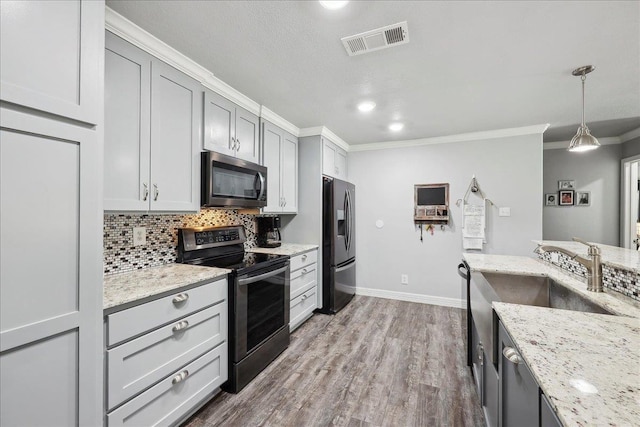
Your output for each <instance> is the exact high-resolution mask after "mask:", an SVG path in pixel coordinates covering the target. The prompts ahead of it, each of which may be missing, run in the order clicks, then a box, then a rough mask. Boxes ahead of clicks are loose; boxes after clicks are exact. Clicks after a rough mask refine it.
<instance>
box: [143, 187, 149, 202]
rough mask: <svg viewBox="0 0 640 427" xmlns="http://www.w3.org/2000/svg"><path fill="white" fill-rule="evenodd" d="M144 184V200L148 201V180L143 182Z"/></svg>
mask: <svg viewBox="0 0 640 427" xmlns="http://www.w3.org/2000/svg"><path fill="white" fill-rule="evenodd" d="M142 186H143V187H144V190H143V191H142V201H143V202H146V201H147V198H148V197H149V186H148V185H147V183H146V182H143V183H142Z"/></svg>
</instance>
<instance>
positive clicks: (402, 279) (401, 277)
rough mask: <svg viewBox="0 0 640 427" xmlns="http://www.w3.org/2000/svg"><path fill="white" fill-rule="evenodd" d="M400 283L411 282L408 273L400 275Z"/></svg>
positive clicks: (406, 283)
mask: <svg viewBox="0 0 640 427" xmlns="http://www.w3.org/2000/svg"><path fill="white" fill-rule="evenodd" d="M400 283H401V284H403V285H408V284H409V276H408V275H406V274H402V275H401V276H400Z"/></svg>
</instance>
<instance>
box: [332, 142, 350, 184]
mask: <svg viewBox="0 0 640 427" xmlns="http://www.w3.org/2000/svg"><path fill="white" fill-rule="evenodd" d="M335 170H336V178H338V179H342V180H344V181H346V180H347V152H346V151H344V150H343V149H342V148H339V147H336V154H335Z"/></svg>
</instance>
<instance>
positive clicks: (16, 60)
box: [0, 0, 104, 124]
mask: <svg viewBox="0 0 640 427" xmlns="http://www.w3.org/2000/svg"><path fill="white" fill-rule="evenodd" d="M98 28H102V29H104V2H99V1H79V0H73V1H5V0H3V1H2V7H0V31H1V33H0V52H2V61H0V97H1V98H2V100H3V101H8V102H11V103H14V104H19V105H24V106H26V107H29V108H34V109H36V110H42V111H46V112H48V113H52V114H56V115H59V116H63V117H68V118H71V119H74V120H79V121H82V122H86V123H90V124H96V123H99V122H100V121H101V114H102V105H101V104H102V89H101V85H102V81H101V78H99V77H100V76H102V59H101V57H102V54H103V52H102V49H99V50H97V49H96V48H95V47H96V46H101V45H102V43H103V31H97V29H98Z"/></svg>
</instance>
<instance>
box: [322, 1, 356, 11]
mask: <svg viewBox="0 0 640 427" xmlns="http://www.w3.org/2000/svg"><path fill="white" fill-rule="evenodd" d="M347 3H349V2H348V1H342V0H334V1H331V0H327V1H322V0H321V1H320V4H321V5H322V7H324V8H325V9H329V10H336V9H342V8H343V7H345V6H346V5H347Z"/></svg>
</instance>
